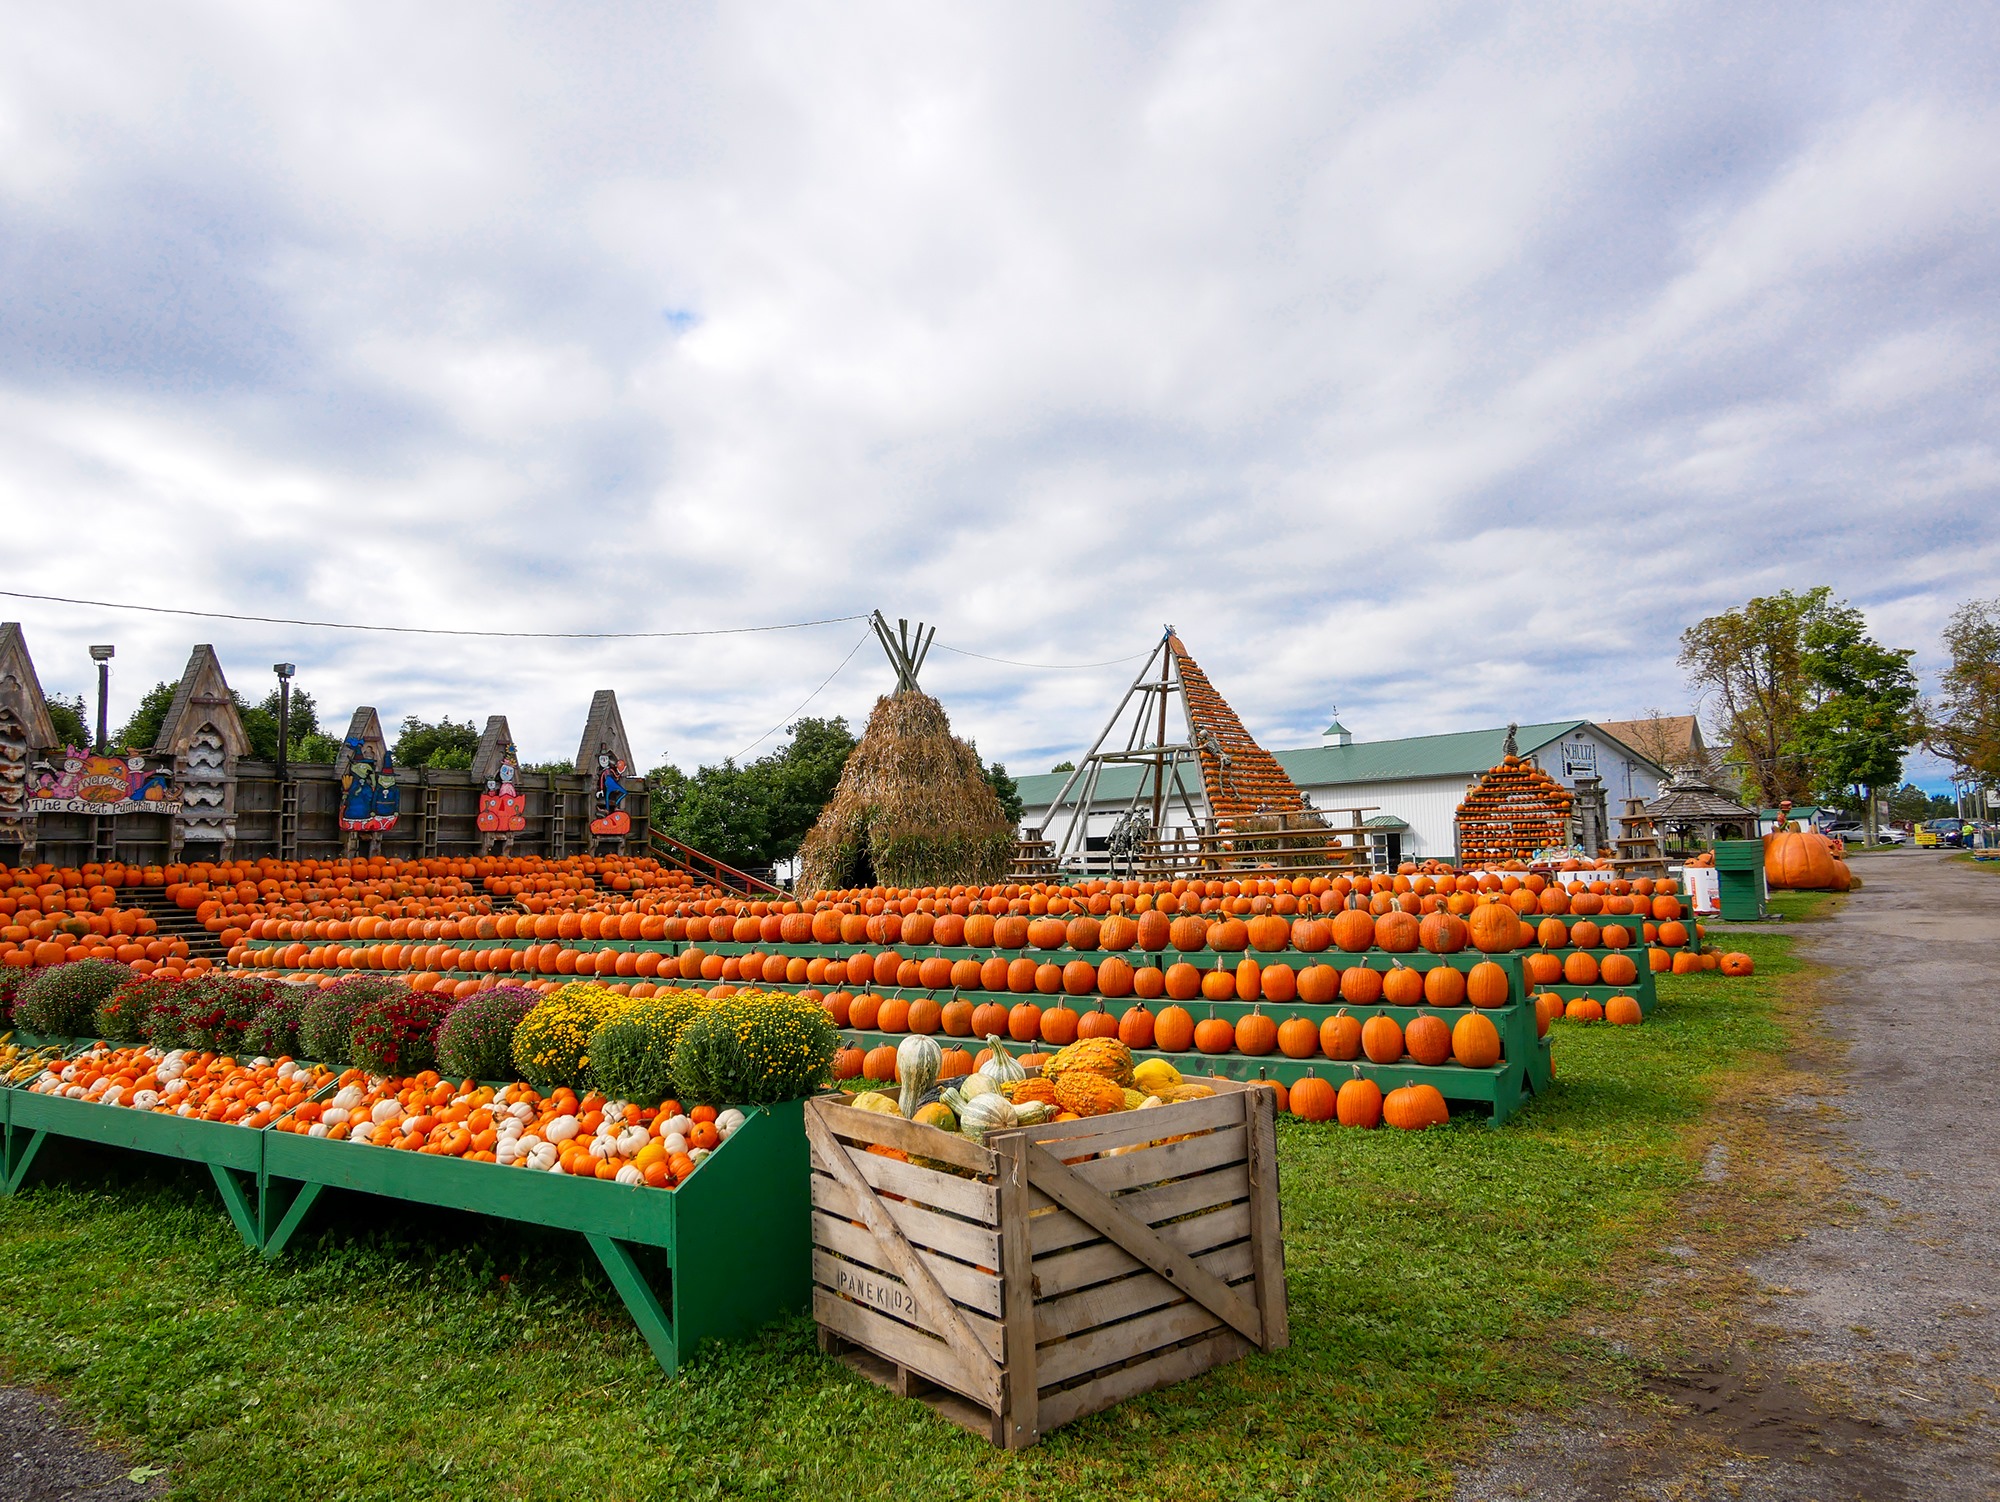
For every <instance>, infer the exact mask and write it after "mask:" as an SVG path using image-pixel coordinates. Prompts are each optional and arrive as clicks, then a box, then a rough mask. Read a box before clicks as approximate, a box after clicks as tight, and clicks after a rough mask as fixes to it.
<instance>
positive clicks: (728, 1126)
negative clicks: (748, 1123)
mask: <svg viewBox="0 0 2000 1502" xmlns="http://www.w3.org/2000/svg"><path fill="white" fill-rule="evenodd" d="M747 1119H748V1118H746V1117H745V1116H744V1114H743V1113H742V1112H741V1111H739V1110H737V1109H736V1107H734V1106H731V1107H730V1108H729V1109H728V1110H727V1111H724V1112H723V1113H722V1114H721V1115H720V1116H718V1117H716V1118H715V1134H716V1135H717V1136H718V1137H720V1138H721V1139H722V1140H723V1141H724V1142H727V1141H728V1140H729V1138H730V1137H731V1135H732V1134H734V1132H735V1131H736V1129H737V1128H738V1127H740V1126H742V1125H743V1123H744V1121H745V1120H747Z"/></svg>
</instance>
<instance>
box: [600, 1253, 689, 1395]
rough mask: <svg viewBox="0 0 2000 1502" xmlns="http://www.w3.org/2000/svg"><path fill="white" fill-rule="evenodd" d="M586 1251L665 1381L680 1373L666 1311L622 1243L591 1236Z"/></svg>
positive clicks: (675, 1345) (678, 1353) (677, 1343)
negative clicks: (600, 1266)
mask: <svg viewBox="0 0 2000 1502" xmlns="http://www.w3.org/2000/svg"><path fill="white" fill-rule="evenodd" d="M589 1240H590V1249H591V1250H592V1251H594V1252H596V1253H597V1260H598V1261H599V1262H602V1263H603V1264H604V1271H605V1273H606V1275H607V1276H609V1277H610V1279H611V1286H612V1287H613V1288H616V1289H617V1290H618V1296H619V1297H620V1298H621V1299H623V1300H624V1301H625V1308H626V1310H627V1312H629V1313H630V1314H631V1316H632V1323H634V1324H635V1325H637V1326H638V1327H639V1333H640V1334H641V1335H643V1336H645V1337H646V1344H647V1345H649V1346H651V1347H652V1348H653V1356H654V1358H655V1359H656V1360H657V1361H658V1362H659V1363H660V1365H661V1366H662V1367H663V1368H664V1369H665V1370H666V1373H667V1375H668V1376H669V1377H671V1376H673V1375H674V1374H675V1373H677V1372H678V1371H679V1370H680V1366H681V1362H680V1345H679V1342H677V1341H676V1340H675V1339H674V1327H673V1322H672V1321H671V1320H669V1319H668V1318H667V1311H666V1310H665V1309H664V1308H662V1307H661V1305H660V1300H659V1297H658V1295H656V1294H655V1293H654V1292H653V1285H652V1284H651V1283H649V1282H647V1281H646V1274H645V1273H644V1272H643V1271H641V1269H640V1267H639V1263H638V1260H637V1259H636V1258H635V1257H633V1255H632V1249H631V1248H630V1247H628V1246H626V1245H625V1243H624V1242H622V1241H618V1240H616V1239H614V1238H612V1237H610V1236H599V1235H596V1234H594V1233H593V1234H591V1236H590V1238H589Z"/></svg>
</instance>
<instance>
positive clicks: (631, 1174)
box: [618, 1163, 646, 1184]
mask: <svg viewBox="0 0 2000 1502" xmlns="http://www.w3.org/2000/svg"><path fill="white" fill-rule="evenodd" d="M618 1182H619V1183H621V1184H643V1183H645V1182H646V1176H645V1175H644V1174H643V1173H641V1172H639V1170H638V1169H636V1168H634V1167H633V1166H632V1165H631V1164H630V1163H627V1164H626V1165H625V1166H624V1167H623V1168H621V1169H619V1170H618Z"/></svg>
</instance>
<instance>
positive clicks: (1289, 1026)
mask: <svg viewBox="0 0 2000 1502" xmlns="http://www.w3.org/2000/svg"><path fill="white" fill-rule="evenodd" d="M1278 1051H1279V1052H1280V1053H1282V1054H1283V1055H1284V1056H1285V1057H1286V1058H1288V1059H1310V1058H1311V1057H1312V1056H1313V1055H1314V1054H1316V1053H1318V1052H1319V1027H1318V1025H1317V1024H1315V1023H1314V1022H1313V1020H1312V1019H1311V1018H1310V1017H1296V1016H1294V1017H1287V1018H1286V1019H1285V1020H1284V1021H1283V1022H1281V1023H1279V1024H1278Z"/></svg>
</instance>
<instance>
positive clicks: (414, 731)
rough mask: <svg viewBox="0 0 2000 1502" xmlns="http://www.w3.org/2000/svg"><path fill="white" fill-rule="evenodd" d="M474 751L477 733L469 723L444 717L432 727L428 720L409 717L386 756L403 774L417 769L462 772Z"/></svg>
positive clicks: (476, 747) (477, 740) (477, 738)
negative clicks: (455, 770) (390, 758)
mask: <svg viewBox="0 0 2000 1502" xmlns="http://www.w3.org/2000/svg"><path fill="white" fill-rule="evenodd" d="M478 749H479V731H478V730H477V729H475V728H474V727H473V723H472V721H470V720H467V721H466V722H465V723H464V724H463V725H460V724H457V723H455V722H454V721H453V720H452V718H451V716H449V715H446V716H445V717H444V718H442V719H440V720H439V721H438V722H437V723H436V724H435V725H433V724H432V723H431V722H430V721H429V720H425V719H422V718H420V717H418V716H417V715H409V716H407V717H406V718H405V719H404V721H403V733H402V734H401V735H399V736H397V737H396V744H395V745H394V746H392V747H390V749H389V754H390V756H391V757H393V758H394V759H395V763H396V765H397V766H399V767H401V768H403V769H404V770H405V771H415V770H416V769H417V768H418V767H434V768H438V769H440V770H445V769H457V770H463V769H464V768H466V767H469V766H471V765H472V753H473V752H475V751H477V750H478Z"/></svg>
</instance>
